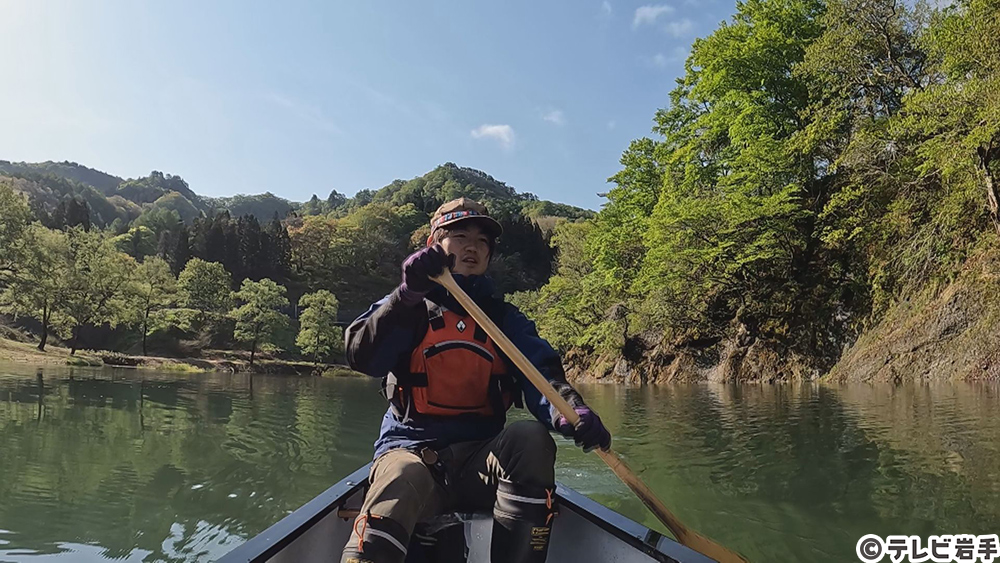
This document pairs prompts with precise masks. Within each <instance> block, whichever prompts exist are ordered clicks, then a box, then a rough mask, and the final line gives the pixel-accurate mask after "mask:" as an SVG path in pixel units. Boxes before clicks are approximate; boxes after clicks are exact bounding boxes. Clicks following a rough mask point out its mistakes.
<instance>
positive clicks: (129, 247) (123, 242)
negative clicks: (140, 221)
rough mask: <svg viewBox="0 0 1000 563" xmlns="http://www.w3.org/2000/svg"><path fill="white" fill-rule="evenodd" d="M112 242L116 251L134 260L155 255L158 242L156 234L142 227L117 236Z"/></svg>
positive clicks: (133, 228)
mask: <svg viewBox="0 0 1000 563" xmlns="http://www.w3.org/2000/svg"><path fill="white" fill-rule="evenodd" d="M112 240H113V242H114V245H115V247H116V248H117V249H118V250H120V251H121V252H124V253H125V254H128V255H129V256H131V257H132V258H134V259H136V260H142V259H143V258H145V257H146V256H151V255H153V254H155V253H156V246H157V242H158V239H157V237H156V233H155V232H153V230H152V229H150V228H149V227H145V226H142V225H140V226H137V227H132V228H131V229H129V230H128V231H127V232H126V233H125V234H122V235H118V236H116V237H115V238H114V239H112Z"/></svg>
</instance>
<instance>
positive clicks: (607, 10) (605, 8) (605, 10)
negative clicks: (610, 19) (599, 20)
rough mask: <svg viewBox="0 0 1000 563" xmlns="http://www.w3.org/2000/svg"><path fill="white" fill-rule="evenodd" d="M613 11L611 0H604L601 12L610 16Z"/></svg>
mask: <svg viewBox="0 0 1000 563" xmlns="http://www.w3.org/2000/svg"><path fill="white" fill-rule="evenodd" d="M611 12H612V10H611V2H608V0H604V2H601V13H602V14H604V15H605V16H610V15H611Z"/></svg>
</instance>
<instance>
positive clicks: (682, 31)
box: [664, 18, 694, 37]
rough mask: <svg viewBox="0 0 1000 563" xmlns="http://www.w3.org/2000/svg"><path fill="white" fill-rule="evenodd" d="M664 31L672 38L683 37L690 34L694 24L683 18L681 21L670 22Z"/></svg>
mask: <svg viewBox="0 0 1000 563" xmlns="http://www.w3.org/2000/svg"><path fill="white" fill-rule="evenodd" d="M664 29H666V30H667V33H669V34H670V35H673V36H674V37H683V36H685V35H688V34H690V33H691V30H692V29H694V22H692V21H691V20H689V19H687V18H684V19H682V20H681V21H672V22H670V23H668V24H667V26H666V27H665V28H664Z"/></svg>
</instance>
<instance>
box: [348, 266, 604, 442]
mask: <svg viewBox="0 0 1000 563" xmlns="http://www.w3.org/2000/svg"><path fill="white" fill-rule="evenodd" d="M455 279H456V280H457V281H458V283H459V285H460V286H461V287H462V289H464V290H465V291H466V293H468V294H469V296H470V297H472V299H473V300H474V301H476V303H477V304H478V305H480V307H482V308H483V309H484V310H487V311H490V310H495V311H499V312H500V314H498V315H495V317H496V318H495V319H494V322H497V324H498V325H499V326H500V328H501V329H502V330H503V332H504V334H506V335H507V337H508V338H510V340H511V341H512V342H513V343H514V345H515V346H517V348H518V349H519V350H521V352H522V353H523V354H524V355H525V356H526V357H527V358H528V360H530V361H531V363H532V364H533V365H534V366H535V367H537V368H538V370H539V371H540V372H541V373H542V375H544V376H545V378H546V379H548V380H549V381H550V382H551V383H552V384H553V386H554V387H555V388H556V390H558V391H559V394H560V395H562V396H563V398H565V399H566V400H567V401H568V402H569V403H570V405H572V406H574V407H576V406H582V405H583V404H584V403H583V400H582V399H581V398H580V395H579V394H578V393H577V392H576V391H575V390H574V389H573V388H572V387H571V386H570V385H569V383H567V382H566V375H565V373H563V369H562V361H561V360H560V358H559V354H558V353H557V352H556V351H555V350H553V349H552V346H550V345H549V343H548V342H546V341H545V340H544V339H542V338H541V337H540V336H538V332H537V331H536V330H535V323H533V322H532V321H530V320H528V318H527V317H525V316H524V314H523V313H521V311H519V310H518V309H517V307H515V306H513V305H511V304H510V303H504V302H502V300H499V299H498V298H497V297H494V295H493V294H494V292H495V286H494V284H493V280H491V279H490V278H489V277H487V276H469V277H463V276H455ZM426 299H427V300H429V301H431V302H433V303H435V304H437V305H440V306H443V307H446V308H447V309H449V310H451V311H454V312H456V313H459V314H463V315H464V311H463V310H462V308H461V306H460V305H459V304H458V302H456V301H455V299H454V298H453V297H451V295H449V294H448V293H447V291H446V290H445V289H444V288H443V287H440V286H438V287H437V288H436V289H435V290H434V291H431V292H430V293H429V294H428V295H427V297H426ZM497 319H499V321H497ZM427 323H428V319H427V306H426V303H424V302H420V303H418V304H417V305H416V306H408V305H406V304H404V303H403V301H402V300H401V299H400V295H399V289H398V288H397V289H396V290H395V291H393V292H392V293H391V294H389V295H388V296H386V297H385V298H383V299H382V300H380V301H378V302H377V303H375V304H373V305H372V306H371V308H369V309H368V311H367V312H365V313H364V314H363V315H361V316H360V317H358V318H357V319H356V320H355V321H354V322H353V323H351V325H350V326H349V327H348V328H347V331H346V333H345V341H346V349H347V361H348V363H349V364H350V365H351V367H352V368H354V369H356V370H358V371H360V372H362V373H365V374H368V375H370V376H372V377H379V378H383V377H386V376H387V375H388V374H389V373H390V372H392V371H393V370H404V369H406V366H408V364H409V361H410V355H411V354H412V352H413V349H414V348H415V347H416V346H417V345H418V344H419V341H420V339H421V338H422V335H423V334H425V333H426V331H427ZM504 360H505V361H506V363H507V371H508V373H510V374H512V375H513V376H514V380H515V382H516V383H517V384H518V386H519V387H520V389H521V391H522V393H523V397H524V406H525V408H527V409H528V410H529V411H530V412H531V413H532V414H533V415H534V416H535V418H537V419H538V420H539V421H541V422H542V423H543V424H545V425H546V426H547V427H548V428H549V429H552V428H553V425H554V423H555V421H556V420H557V419H558V413H556V412H555V409H553V408H551V405H550V404H549V401H548V399H546V398H545V396H544V395H542V394H541V392H539V391H538V389H536V388H535V386H534V385H532V384H531V382H530V381H529V380H528V379H527V378H526V377H525V376H524V375H523V374H522V373H521V372H520V371H519V370H518V369H517V368H516V367H515V366H514V364H513V363H512V362H510V360H509V359H508V358H506V356H504ZM504 422H505V420H504V418H503V417H482V418H481V419H476V420H469V419H462V420H460V421H459V420H447V419H445V420H441V419H437V418H436V419H434V420H425V421H421V422H417V421H414V420H403V419H402V418H401V417H399V416H397V415H396V414H395V413H394V412H393V410H392V409H391V408H390V409H389V410H387V411H386V413H385V416H384V417H383V419H382V429H381V432H380V433H379V437H378V440H377V441H376V442H375V457H378V456H379V455H381V454H383V453H385V452H386V451H389V450H391V449H396V448H407V449H413V448H417V447H421V446H429V447H432V448H434V449H441V448H444V447H447V446H449V445H451V444H454V443H457V442H467V441H474V440H486V439H489V438H492V437H493V436H496V435H497V434H498V433H499V432H500V430H502V429H503V426H504Z"/></svg>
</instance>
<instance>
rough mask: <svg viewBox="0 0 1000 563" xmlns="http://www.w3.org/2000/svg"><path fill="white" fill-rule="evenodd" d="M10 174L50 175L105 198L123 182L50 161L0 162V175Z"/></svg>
mask: <svg viewBox="0 0 1000 563" xmlns="http://www.w3.org/2000/svg"><path fill="white" fill-rule="evenodd" d="M12 173H22V174H52V175H53V176H58V177H60V178H65V179H67V180H70V181H73V182H76V183H79V184H86V185H88V186H91V187H94V188H96V189H97V191H99V192H101V193H102V194H104V195H106V196H112V195H114V194H115V192H116V191H117V190H118V186H119V185H120V184H121V183H122V182H123V181H124V180H122V179H121V178H119V177H118V176H112V175H111V174H108V173H106V172H101V171H100V170H95V169H93V168H87V167H86V166H83V165H82V164H77V163H75V162H69V161H63V162H52V161H51V160H47V161H45V162H37V163H36V162H8V161H6V160H0V174H7V175H10V174H12Z"/></svg>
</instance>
